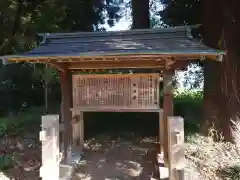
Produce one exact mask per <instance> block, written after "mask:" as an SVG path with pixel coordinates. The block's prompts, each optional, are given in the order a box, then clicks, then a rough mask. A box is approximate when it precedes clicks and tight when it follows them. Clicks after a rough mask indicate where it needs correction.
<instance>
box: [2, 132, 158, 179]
mask: <svg viewBox="0 0 240 180" xmlns="http://www.w3.org/2000/svg"><path fill="white" fill-rule="evenodd" d="M37 139H38V137H24V138H21V139H20V138H3V139H0V153H1V155H3V154H6V153H10V152H13V153H14V155H13V156H12V162H13V163H12V167H11V168H10V169H8V170H4V171H3V170H1V172H0V179H4V180H8V179H9V180H10V179H11V180H12V179H13V180H38V179H41V178H40V177H39V168H40V166H41V152H40V147H41V146H40V143H39V142H38V140H37ZM156 147H157V146H156V144H155V139H154V138H136V137H134V136H132V137H130V138H129V137H128V138H124V139H120V138H115V139H111V138H110V137H108V136H104V135H101V136H98V137H96V138H93V139H91V140H88V141H87V142H86V148H85V152H84V158H83V159H84V160H83V161H82V163H81V164H80V165H79V167H78V168H77V169H76V173H75V175H74V177H73V180H148V179H150V178H151V176H152V174H153V171H154V165H155V160H156Z"/></svg>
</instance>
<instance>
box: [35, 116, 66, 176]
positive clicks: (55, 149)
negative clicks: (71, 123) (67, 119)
mask: <svg viewBox="0 0 240 180" xmlns="http://www.w3.org/2000/svg"><path fill="white" fill-rule="evenodd" d="M39 137H40V141H42V166H41V168H40V177H42V179H43V180H59V173H60V172H59V167H60V162H61V160H62V155H61V153H59V116H58V115H46V116H42V131H41V132H40V134H39Z"/></svg>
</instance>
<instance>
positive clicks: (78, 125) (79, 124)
mask: <svg viewBox="0 0 240 180" xmlns="http://www.w3.org/2000/svg"><path fill="white" fill-rule="evenodd" d="M74 116H75V118H74V119H76V120H75V122H74V123H73V141H74V145H75V147H74V148H77V149H78V150H80V151H82V150H83V148H84V119H83V112H77V113H75V115H74Z"/></svg>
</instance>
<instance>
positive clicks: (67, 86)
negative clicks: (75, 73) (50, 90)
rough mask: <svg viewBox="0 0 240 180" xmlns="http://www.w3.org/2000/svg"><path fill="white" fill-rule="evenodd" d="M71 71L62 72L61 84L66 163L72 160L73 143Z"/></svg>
mask: <svg viewBox="0 0 240 180" xmlns="http://www.w3.org/2000/svg"><path fill="white" fill-rule="evenodd" d="M70 77H71V73H70V72H69V71H68V70H67V69H65V70H64V71H61V72H60V84H61V91H62V108H63V112H62V113H63V114H62V117H63V124H64V160H65V163H69V161H71V143H72V124H71V120H72V112H71V110H70V109H71V108H72V97H71V94H72V92H71V89H72V88H71V81H70Z"/></svg>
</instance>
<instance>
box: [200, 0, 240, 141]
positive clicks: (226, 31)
mask: <svg viewBox="0 0 240 180" xmlns="http://www.w3.org/2000/svg"><path fill="white" fill-rule="evenodd" d="M234 2H237V1H234ZM203 5H204V6H203V8H204V18H203V24H204V33H203V34H204V43H205V44H206V45H208V46H211V47H213V48H216V47H222V48H224V49H225V50H226V52H227V54H226V56H225V57H224V60H223V62H221V63H217V62H210V61H206V62H205V64H204V112H205V119H204V120H205V121H204V123H203V124H202V127H201V129H202V131H201V132H202V133H203V134H205V135H206V134H207V133H208V132H209V129H210V128H211V126H212V124H214V125H215V128H216V130H217V131H218V134H219V133H222V135H223V137H224V139H225V140H226V141H233V137H232V133H231V130H232V126H231V122H232V121H238V120H239V113H240V100H239V99H240V81H239V80H237V79H239V78H240V61H239V60H238V58H240V56H239V54H238V49H237V48H238V47H239V45H240V44H239V39H240V36H239V33H237V32H239V27H240V26H239V22H240V21H239V19H240V16H239V13H237V12H238V11H237V7H238V6H237V4H234V3H233V2H228V1H223V0H221V1H220V2H219V1H216V0H215V1H214V0H212V1H207V0H205V2H204V4H203ZM212 9H215V11H212ZM218 138H219V136H218ZM218 140H219V139H218Z"/></svg>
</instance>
